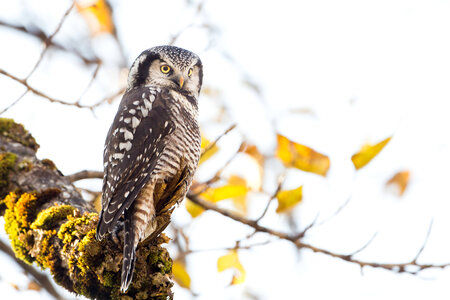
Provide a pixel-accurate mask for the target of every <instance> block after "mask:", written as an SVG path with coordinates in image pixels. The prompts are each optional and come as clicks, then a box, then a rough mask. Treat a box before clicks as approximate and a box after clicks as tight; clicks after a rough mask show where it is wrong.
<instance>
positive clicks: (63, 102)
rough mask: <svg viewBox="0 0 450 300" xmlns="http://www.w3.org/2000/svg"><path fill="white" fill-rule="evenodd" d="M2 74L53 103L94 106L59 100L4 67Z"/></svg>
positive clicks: (0, 71) (1, 70)
mask: <svg viewBox="0 0 450 300" xmlns="http://www.w3.org/2000/svg"><path fill="white" fill-rule="evenodd" d="M0 74H3V75H5V76H6V77H9V78H11V79H12V80H14V81H16V82H18V83H20V84H22V85H23V86H24V87H26V88H27V90H28V91H30V92H32V93H33V94H35V95H37V96H40V97H42V98H45V99H47V100H48V101H50V102H52V103H59V104H63V105H69V106H76V107H79V108H91V107H92V106H89V105H82V104H79V103H76V102H75V103H70V102H66V101H63V100H59V99H56V98H53V97H50V96H48V95H46V94H44V93H43V92H41V91H39V90H37V89H35V88H34V87H32V86H30V85H29V84H28V82H27V81H26V80H25V79H20V78H18V77H16V76H14V75H12V74H11V73H9V72H7V71H5V70H3V69H0Z"/></svg>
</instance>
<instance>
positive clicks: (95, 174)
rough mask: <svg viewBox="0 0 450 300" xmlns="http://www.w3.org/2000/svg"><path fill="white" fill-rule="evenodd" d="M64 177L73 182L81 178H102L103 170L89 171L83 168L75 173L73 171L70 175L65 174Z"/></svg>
mask: <svg viewBox="0 0 450 300" xmlns="http://www.w3.org/2000/svg"><path fill="white" fill-rule="evenodd" d="M66 178H67V179H68V180H69V181H70V182H75V181H78V180H82V179H92V178H100V179H101V178H103V172H102V171H89V170H83V171H80V172H77V173H74V174H72V175H67V176H66Z"/></svg>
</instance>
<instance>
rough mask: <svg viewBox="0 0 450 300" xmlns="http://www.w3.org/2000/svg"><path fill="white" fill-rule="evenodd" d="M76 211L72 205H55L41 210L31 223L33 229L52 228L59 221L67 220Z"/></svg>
mask: <svg viewBox="0 0 450 300" xmlns="http://www.w3.org/2000/svg"><path fill="white" fill-rule="evenodd" d="M74 211H75V208H74V207H73V206H70V205H55V206H51V207H49V208H47V209H46V210H43V211H41V212H39V214H38V216H37V218H36V220H35V221H34V222H33V223H32V224H31V225H30V228H31V229H38V228H40V229H51V228H53V227H55V226H57V225H58V223H59V222H61V221H63V220H66V219H67V216H70V215H72V214H73V212H74Z"/></svg>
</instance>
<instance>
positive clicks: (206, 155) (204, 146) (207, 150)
mask: <svg viewBox="0 0 450 300" xmlns="http://www.w3.org/2000/svg"><path fill="white" fill-rule="evenodd" d="M210 144H211V142H210V141H209V140H208V139H207V138H206V137H205V136H204V135H203V134H202V143H201V145H200V147H201V151H202V152H201V153H202V154H201V156H200V161H199V163H198V164H199V165H201V164H202V163H204V162H205V161H207V160H208V159H210V158H211V157H212V156H213V155H214V154H216V152H217V151H218V150H219V147H217V145H216V144H214V145H212V146H211V145H210Z"/></svg>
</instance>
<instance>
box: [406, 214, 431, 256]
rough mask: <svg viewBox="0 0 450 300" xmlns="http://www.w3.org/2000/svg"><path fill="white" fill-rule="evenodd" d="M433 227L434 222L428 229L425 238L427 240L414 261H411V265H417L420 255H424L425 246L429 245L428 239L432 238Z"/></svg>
mask: <svg viewBox="0 0 450 300" xmlns="http://www.w3.org/2000/svg"><path fill="white" fill-rule="evenodd" d="M432 227H433V220H431V221H430V226H429V227H428V231H427V235H426V236H425V240H424V241H423V244H422V247H421V248H420V249H419V252H417V254H416V256H415V257H414V259H413V260H412V261H411V263H416V262H417V259H418V258H419V256H420V254H422V252H423V250H424V249H425V246H426V245H427V243H428V239H429V238H430V234H431V228H432Z"/></svg>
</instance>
